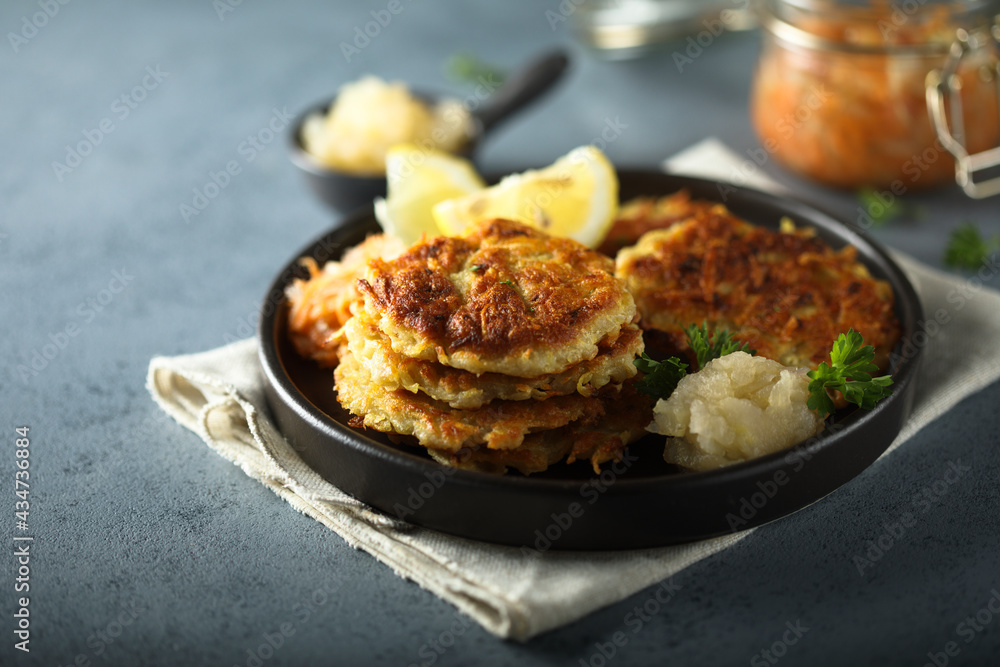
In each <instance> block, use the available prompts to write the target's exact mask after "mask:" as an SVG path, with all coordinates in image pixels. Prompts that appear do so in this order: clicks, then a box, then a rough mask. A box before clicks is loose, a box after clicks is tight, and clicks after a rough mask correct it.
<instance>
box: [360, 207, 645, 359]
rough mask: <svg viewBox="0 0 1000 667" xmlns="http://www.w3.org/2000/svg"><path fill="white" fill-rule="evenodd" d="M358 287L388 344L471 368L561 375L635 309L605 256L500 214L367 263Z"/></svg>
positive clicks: (612, 334)
mask: <svg viewBox="0 0 1000 667" xmlns="http://www.w3.org/2000/svg"><path fill="white" fill-rule="evenodd" d="M358 289H359V291H360V292H361V294H362V296H363V298H364V311H365V312H366V313H368V315H369V316H370V317H371V318H372V320H373V321H374V322H375V323H376V325H377V326H378V327H379V329H380V330H381V331H382V332H383V333H384V334H385V335H386V336H388V337H389V339H390V340H391V341H392V348H393V350H395V351H396V352H398V353H400V354H403V355H405V356H407V357H411V358H414V359H423V360H429V361H437V362H439V363H441V364H444V365H447V366H451V367H453V368H460V369H463V370H466V371H470V372H473V373H503V374H505V375H515V376H519V377H538V376H539V375H545V374H548V373H560V372H562V371H564V370H565V369H566V368H567V367H568V366H570V365H572V364H576V363H579V362H581V361H584V360H587V359H592V358H594V357H595V356H596V355H597V354H598V352H599V346H600V344H601V342H602V341H606V340H614V339H615V338H616V337H617V336H618V332H619V331H620V330H621V328H622V326H624V325H627V324H629V323H630V322H631V321H632V319H633V317H634V315H635V303H634V302H633V300H632V296H631V295H630V294H629V293H628V291H627V290H626V289H625V286H624V285H623V284H622V283H621V282H620V281H619V280H617V279H616V278H615V276H614V262H613V261H611V260H610V259H609V258H608V257H605V256H603V255H601V254H599V253H597V252H595V251H593V250H590V249H588V248H586V247H585V246H583V245H581V244H579V243H576V242H575V241H571V240H569V239H562V238H554V237H550V236H548V235H546V234H544V233H542V232H539V231H537V230H535V229H533V228H531V227H528V226H526V225H523V224H520V223H517V222H512V221H509V220H499V219H498V220H492V221H487V222H483V223H480V224H479V225H477V226H475V227H473V228H472V229H471V231H470V232H469V233H468V234H467V235H466V236H463V237H459V238H450V237H444V236H440V237H436V238H429V239H425V240H423V241H421V242H420V243H417V244H416V245H414V246H412V247H411V248H410V249H409V250H407V251H406V252H405V253H404V254H403V255H401V256H400V257H398V258H396V259H395V260H392V261H383V260H379V259H375V260H372V261H371V262H369V264H368V273H367V276H366V277H365V279H363V280H359V281H358Z"/></svg>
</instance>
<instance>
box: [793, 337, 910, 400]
mask: <svg viewBox="0 0 1000 667" xmlns="http://www.w3.org/2000/svg"><path fill="white" fill-rule="evenodd" d="M863 343H864V339H863V338H862V337H861V334H859V333H858V332H857V331H855V330H854V329H851V330H849V331H848V332H847V333H846V334H840V336H838V337H837V340H836V341H834V343H833V347H832V348H831V349H830V363H829V364H827V363H826V362H825V361H824V362H823V363H821V364H820V365H819V367H818V368H817V369H816V370H814V371H809V374H808V375H809V378H810V382H809V400H808V402H807V403H806V405H807V406H808V407H809V408H810V409H812V410H815V411H816V412H818V413H819V414H820V416H821V417H826V416H827V415H829V414H831V413H832V412H834V411H835V410H836V406H834V404H833V399H831V398H830V392H831V391H839V392H840V393H842V394H843V395H844V398H845V399H847V401H848V402H850V403H854V404H855V405H859V406H861V407H862V408H864V409H866V410H871V409H872V408H874V407H875V403H876V402H878V401H879V400H881V399H882V398H885V397H886V396H888V395H889V394H891V393H892V390H891V389H889V385H891V384H892V378H891V377H890V376H888V375H883V376H881V377H875V378H873V377H872V375H871V374H872V373H873V372H874V371H877V370H878V366H876V365H875V364H874V363H872V359H874V358H875V348H874V347H872V346H871V345H863Z"/></svg>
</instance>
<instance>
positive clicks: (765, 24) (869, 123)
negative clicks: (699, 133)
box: [750, 0, 1000, 194]
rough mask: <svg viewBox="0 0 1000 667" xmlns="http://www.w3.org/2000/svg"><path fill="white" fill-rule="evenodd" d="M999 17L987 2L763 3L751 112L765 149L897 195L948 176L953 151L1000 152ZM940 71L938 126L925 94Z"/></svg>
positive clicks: (833, 181)
mask: <svg viewBox="0 0 1000 667" xmlns="http://www.w3.org/2000/svg"><path fill="white" fill-rule="evenodd" d="M998 14H1000V2H997V1H995V0H990V1H986V0H981V1H978V2H977V1H973V2H934V0H894V1H893V2H892V3H891V4H890V2H889V1H888V0H883V1H881V2H880V1H878V0H873V1H872V2H860V3H847V2H844V1H829V0H827V1H822V0H763V1H762V2H761V4H760V23H761V27H762V28H763V30H762V39H763V43H762V50H761V55H760V60H759V63H758V66H757V71H756V74H755V78H754V85H753V89H752V93H751V100H750V109H751V116H752V122H753V125H754V129H755V130H756V132H757V134H758V136H759V138H760V140H761V143H762V144H763V146H764V149H765V150H766V151H767V152H768V153H769V154H772V155H774V157H775V158H776V159H777V160H778V161H779V162H781V163H782V164H783V165H785V166H786V167H788V168H789V169H791V170H793V171H795V172H798V173H800V174H803V175H805V176H808V177H811V178H813V179H815V180H818V181H820V182H822V183H826V184H828V185H832V186H837V187H843V188H859V187H863V186H869V187H876V188H886V187H891V188H892V189H893V191H894V192H895V191H900V192H899V193H901V192H905V191H908V190H911V189H923V188H928V187H932V186H936V185H940V184H942V183H944V182H946V181H949V180H951V179H952V178H955V175H956V160H955V159H954V158H953V156H952V154H951V153H952V152H955V153H956V155H958V156H959V158H962V155H961V154H960V150H959V149H964V151H965V158H968V156H969V155H970V154H975V153H981V152H984V151H987V150H988V149H993V148H995V147H996V146H998V145H1000V109H998V90H1000V86H998V79H1000V69H998V62H1000V59H998V56H997V39H1000V24H995V21H996V20H997V19H1000V16H998ZM995 17H996V18H995ZM991 29H992V31H993V32H992V34H991ZM961 40H964V41H961ZM960 42H961V43H960ZM959 51H960V52H959ZM949 63H950V65H951V67H950V69H948V70H947V74H946V77H945V78H946V79H947V82H948V85H947V91H946V93H948V94H949V96H950V99H949V101H948V103H947V104H946V105H942V108H945V112H944V117H943V118H941V119H940V122H939V124H938V127H937V128H936V127H935V123H934V121H933V119H932V117H931V115H930V114H929V113H928V106H929V103H930V102H931V98H932V95H931V92H930V89H931V88H933V89H934V90H935V91H940V90H941V88H940V86H939V85H938V84H939V82H940V78H941V72H942V70H943V69H944V68H945V66H946V64H949ZM935 76H937V78H935ZM936 101H937V102H940V100H939V99H937V100H936ZM931 106H933V105H931ZM956 121H957V122H956ZM941 134H943V135H944V137H943V138H942V137H941V136H939V135H941ZM949 139H954V140H956V141H954V142H951V143H949V141H948V140H949ZM953 149H954V150H953ZM959 162H960V163H961V164H959V167H960V169H959V170H958V171H961V170H962V169H966V170H968V169H969V167H970V166H969V164H965V163H962V160H961V159H960V160H959ZM966 162H967V160H966ZM967 175H968V174H967ZM970 179H971V177H970ZM959 180H960V181H961V178H959ZM967 191H968V189H967ZM970 194H971V193H970Z"/></svg>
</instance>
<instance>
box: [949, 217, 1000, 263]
mask: <svg viewBox="0 0 1000 667" xmlns="http://www.w3.org/2000/svg"><path fill="white" fill-rule="evenodd" d="M997 250H1000V236H994V237H993V238H991V239H985V238H983V235H982V234H981V233H980V231H979V228H978V227H976V225H975V224H974V223H972V222H966V223H965V224H962V225H959V226H958V227H957V228H955V229H954V230H952V232H951V237H950V239H949V240H948V245H947V247H946V248H945V250H944V263H945V265H946V266H950V267H953V268H956V269H969V270H970V271H975V270H976V269H978V268H979V267H980V266H982V264H983V263H984V262H985V261H986V259H987V258H988V257H989V256H990V255H992V254H993V253H994V252H996V251H997Z"/></svg>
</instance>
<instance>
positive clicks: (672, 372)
mask: <svg viewBox="0 0 1000 667" xmlns="http://www.w3.org/2000/svg"><path fill="white" fill-rule="evenodd" d="M633 363H634V364H635V367H636V368H638V369H639V370H640V371H642V372H643V373H645V376H644V377H643V378H642V379H641V380H639V382H638V383H637V384H636V388H638V390H639V391H641V392H642V393H644V394H646V395H647V396H650V397H652V398H654V399H657V398H669V397H670V394H672V393H674V389H677V383H678V382H680V381H681V378H683V377H684V376H685V375H687V369H688V365H687V364H685V363H684V362H683V361H681V360H680V359H678V358H677V357H670V358H669V359H666V360H664V361H656V360H655V359H652V358H650V356H649V355H647V354H646V353H645V352H643V353H642V356H640V357H638V358H637V359H636V360H635V361H634V362H633Z"/></svg>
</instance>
